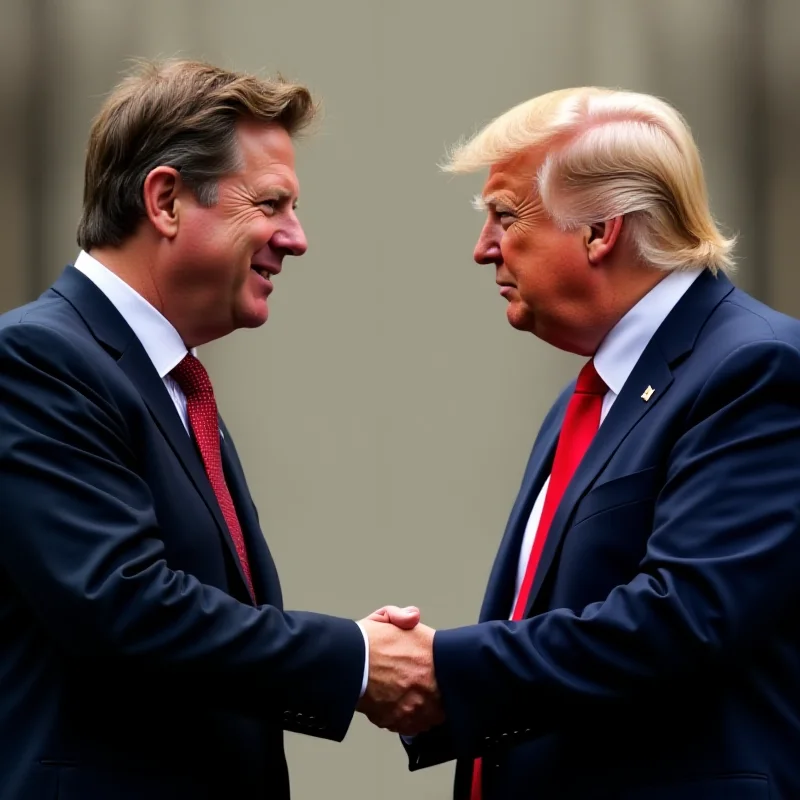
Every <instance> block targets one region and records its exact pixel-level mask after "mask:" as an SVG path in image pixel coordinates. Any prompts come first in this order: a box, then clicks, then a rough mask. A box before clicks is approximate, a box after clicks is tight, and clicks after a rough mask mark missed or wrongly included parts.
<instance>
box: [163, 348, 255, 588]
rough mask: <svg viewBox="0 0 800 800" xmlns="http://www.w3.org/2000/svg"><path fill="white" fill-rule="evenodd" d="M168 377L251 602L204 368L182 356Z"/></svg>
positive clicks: (243, 551)
mask: <svg viewBox="0 0 800 800" xmlns="http://www.w3.org/2000/svg"><path fill="white" fill-rule="evenodd" d="M170 375H171V376H172V377H173V378H174V379H175V381H176V382H177V384H178V386H180V387H181V390H182V391H183V393H184V394H185V395H186V410H187V412H188V415H189V422H190V423H191V426H192V430H193V431H194V436H195V439H196V441H197V446H198V448H199V450H200V455H201V456H202V458H203V465H204V466H205V469H206V475H208V480H209V482H210V483H211V488H212V489H213V490H214V494H215V495H216V497H217V502H218V503H219V507H220V511H222V516H223V517H224V518H225V523H226V524H227V526H228V531H229V532H230V535H231V539H232V540H233V544H234V546H235V547H236V552H237V554H238V555H239V561H240V562H241V564H242V570H243V571H244V575H245V580H246V581H247V588H248V590H249V592H250V596H251V597H252V598H253V600H254V601H255V592H254V591H253V581H252V578H251V576H250V564H249V562H248V560H247V550H246V548H245V544H244V536H243V535H242V528H241V525H240V524H239V518H238V516H237V515H236V508H235V507H234V505H233V499H232V498H231V493H230V491H229V490H228V484H227V483H226V482H225V473H224V472H223V469H222V452H221V450H220V444H219V422H218V419H217V402H216V400H215V399H214V390H213V388H212V386H211V379H210V378H209V377H208V373H207V372H206V369H205V367H204V366H203V365H202V364H201V363H200V361H199V360H198V359H197V358H195V357H194V356H193V355H192V354H191V353H187V354H186V356H185V357H184V359H183V360H182V361H181V362H180V364H178V366H177V367H175V369H173V370H172V372H170Z"/></svg>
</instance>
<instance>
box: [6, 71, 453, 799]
mask: <svg viewBox="0 0 800 800" xmlns="http://www.w3.org/2000/svg"><path fill="white" fill-rule="evenodd" d="M314 110H315V104H314V102H313V101H312V98H311V95H310V93H309V91H308V90H307V89H306V88H305V87H303V86H300V85H298V84H294V83H288V82H284V81H273V80H266V79H265V80H262V79H259V78H257V77H255V76H252V75H247V74H243V73H236V72H231V71H227V70H223V69H220V68H218V67H215V66H213V65H210V64H202V63H197V62H192V61H176V62H167V63H165V64H147V63H145V64H143V65H142V69H140V70H139V71H138V72H137V73H136V74H134V75H131V76H130V77H128V78H126V79H125V80H124V81H123V82H122V84H121V85H120V86H118V87H117V88H116V89H115V90H114V91H113V92H112V93H111V95H110V96H109V98H108V99H107V101H106V102H105V104H104V105H103V108H102V109H101V111H100V113H99V115H98V117H97V119H96V120H95V122H94V125H93V126H92V131H91V136H90V140H89V148H88V153H87V157H86V173H85V191H84V207H83V214H82V217H81V220H80V224H79V227H78V244H79V245H80V247H81V252H80V254H79V255H78V258H77V260H76V261H75V264H74V266H69V267H67V269H66V270H65V271H64V272H63V274H62V275H61V277H60V278H59V279H58V281H57V282H56V283H55V284H54V285H53V286H52V287H51V288H50V289H49V290H48V291H46V292H45V293H44V294H43V295H42V296H41V297H40V298H39V299H38V300H36V301H34V302H33V303H31V304H29V305H28V306H25V307H24V308H21V309H16V310H15V311H12V312H9V313H8V314H6V315H4V316H2V317H0V375H2V403H0V497H2V525H1V526H0V530H1V531H2V536H0V634H1V635H2V642H3V648H2V655H0V798H2V800H46V799H47V800H51V799H53V798H57V797H58V798H64V800H66V798H75V799H76V800H77V799H78V798H80V800H228V798H230V800H255V799H256V798H271V800H287V798H288V797H289V777H288V774H287V768H286V759H285V757H284V750H283V731H284V730H291V731H295V732H300V733H305V734H309V735H311V736H318V737H324V738H328V739H333V740H336V741H339V740H341V739H342V738H343V737H344V736H345V733H346V732H347V729H348V727H349V725H350V721H351V719H352V717H353V714H354V711H355V710H356V708H357V706H358V710H360V711H362V712H364V713H366V714H368V715H369V716H370V718H371V719H374V720H376V721H380V722H381V723H383V724H384V725H388V724H392V725H395V724H396V725H397V727H398V730H402V731H404V732H407V733H418V732H419V731H421V730H424V729H425V728H427V727H429V726H430V725H431V724H433V723H434V722H437V721H439V719H440V714H439V710H438V707H437V702H436V685H435V681H434V680H433V675H432V672H431V669H430V659H431V647H430V641H431V638H432V633H433V632H432V631H431V630H430V629H429V628H426V627H425V626H424V625H419V626H417V627H415V626H416V621H417V615H415V612H414V611H413V610H412V611H410V612H409V613H408V614H406V615H405V616H402V615H401V616H398V609H388V610H387V611H386V612H383V613H384V614H386V613H391V616H392V619H393V620H394V621H395V622H399V623H400V624H401V625H404V626H406V627H407V628H409V629H408V630H400V629H399V628H398V627H394V626H391V625H386V624H381V623H380V622H378V621H376V620H375V619H364V620H361V622H360V623H358V624H357V623H356V622H354V621H353V620H349V619H341V618H338V617H333V616H330V615H325V614H313V613H305V612H289V611H284V609H283V603H282V597H281V587H280V582H279V580H278V575H277V571H276V567H275V564H274V563H273V560H272V557H271V555H270V552H269V549H268V548H267V545H266V542H265V541H264V537H263V534H262V532H261V529H260V527H259V522H258V517H257V514H256V510H255V507H254V505H253V501H252V499H251V497H250V492H249V489H248V487H247V483H246V481H245V477H244V472H243V470H242V465H241V464H240V462H239V459H238V457H237V455H236V449H235V447H234V444H233V441H232V438H231V435H230V432H229V431H228V430H227V429H226V427H225V425H224V423H223V422H222V419H221V418H220V417H219V416H218V413H217V407H216V402H215V400H214V391H213V386H212V384H211V381H210V379H209V376H208V374H207V372H206V370H205V368H204V367H203V365H202V363H201V361H200V360H199V359H198V358H197V355H196V348H197V347H199V346H201V345H203V344H205V343H206V342H210V341H212V340H214V339H219V338H220V337H222V336H225V335H227V334H228V333H231V332H232V331H234V330H236V329H238V328H255V327H258V326H260V325H262V324H263V323H264V322H265V321H266V319H267V313H268V309H267V299H268V297H269V296H270V295H271V293H272V291H273V281H274V280H275V276H276V275H278V273H280V272H281V269H282V265H283V261H284V258H285V257H286V256H301V255H302V254H303V253H304V252H305V250H306V239H305V234H304V233H303V229H302V227H301V225H300V221H299V219H298V217H297V213H296V203H297V198H298V193H299V186H298V181H297V176H296V174H295V168H294V164H295V160H294V148H293V143H292V142H293V137H294V135H295V134H297V133H298V132H300V131H301V130H303V129H304V128H305V127H306V126H307V125H308V123H309V122H311V120H312V118H313V116H314ZM254 368H255V369H257V368H258V366H257V365H254ZM332 581H333V579H332ZM373 616H375V617H377V618H380V617H381V614H376V615H373ZM359 627H360V630H359ZM423 701H424V702H423ZM400 711H403V712H404V717H403V719H402V721H399V722H397V721H396V719H397V715H398V713H399V712H400ZM409 712H412V713H409ZM337 796H345V795H344V794H342V791H339V790H337Z"/></svg>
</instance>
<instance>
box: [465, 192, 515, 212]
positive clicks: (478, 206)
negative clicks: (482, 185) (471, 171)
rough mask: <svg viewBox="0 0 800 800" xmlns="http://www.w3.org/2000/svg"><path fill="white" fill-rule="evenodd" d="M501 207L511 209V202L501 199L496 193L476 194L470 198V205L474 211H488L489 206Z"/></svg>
mask: <svg viewBox="0 0 800 800" xmlns="http://www.w3.org/2000/svg"><path fill="white" fill-rule="evenodd" d="M491 206H493V207H495V208H498V207H499V208H502V209H503V210H509V211H510V210H511V204H510V203H509V202H508V201H507V200H503V198H502V197H499V196H498V195H497V194H488V195H486V197H483V196H482V195H479V194H476V195H475V197H473V198H472V207H473V208H474V209H475V210H476V211H488V210H489V207H491Z"/></svg>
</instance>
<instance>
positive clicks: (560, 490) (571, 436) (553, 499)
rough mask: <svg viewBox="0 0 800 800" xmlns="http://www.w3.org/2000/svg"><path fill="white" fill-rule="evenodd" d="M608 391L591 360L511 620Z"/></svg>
mask: <svg viewBox="0 0 800 800" xmlns="http://www.w3.org/2000/svg"><path fill="white" fill-rule="evenodd" d="M607 391H608V386H606V384H605V383H604V382H603V379H602V378H601V377H600V376H599V375H598V374H597V370H596V369H595V366H594V361H588V362H587V363H586V364H584V366H583V369H582V370H581V371H580V374H579V375H578V380H577V383H576V384H575V391H574V392H573V394H572V397H571V398H570V401H569V405H568V406H567V412H566V414H565V415H564V422H563V423H562V425H561V433H560V434H559V436H558V445H557V446H556V454H555V457H554V459H553V469H552V471H551V473H550V483H549V485H548V487H547V494H546V495H545V499H544V507H543V508H542V516H541V517H540V519H539V525H538V526H537V528H536V537H535V538H534V540H533V547H531V553H530V557H529V558H528V565H527V567H526V568H525V576H524V577H523V579H522V585H521V586H520V589H519V594H518V595H517V602H516V603H515V605H514V611H513V613H512V615H511V619H512V620H521V619H522V618H523V617H524V616H525V609H526V607H527V605H528V598H529V596H530V592H531V586H533V579H534V577H535V575H536V568H537V566H538V564H539V558H540V557H541V555H542V550H544V544H545V540H546V539H547V533H548V531H549V529H550V523H551V522H552V521H553V516H554V515H555V513H556V509H557V508H558V504H559V503H560V502H561V498H562V497H563V495H564V491H565V490H566V488H567V486H568V484H569V482H570V480H571V479H572V476H573V474H574V473H575V470H576V469H577V467H578V464H580V463H581V459H582V458H583V456H584V454H585V453H586V451H587V450H588V449H589V445H590V444H591V443H592V439H593V438H594V435H595V434H596V433H597V429H598V428H599V427H600V417H601V414H602V410H603V396H604V395H605V394H606V392H607ZM470 800H481V760H480V759H479V758H478V759H476V760H475V765H474V769H473V773H472V792H471V794H470Z"/></svg>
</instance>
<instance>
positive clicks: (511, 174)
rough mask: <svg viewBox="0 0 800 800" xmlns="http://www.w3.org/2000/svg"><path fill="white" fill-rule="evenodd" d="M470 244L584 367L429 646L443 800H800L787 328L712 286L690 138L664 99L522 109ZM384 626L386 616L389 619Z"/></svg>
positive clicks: (717, 266) (716, 272)
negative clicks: (462, 619) (472, 600)
mask: <svg viewBox="0 0 800 800" xmlns="http://www.w3.org/2000/svg"><path fill="white" fill-rule="evenodd" d="M484 167H488V169H489V173H488V179H487V181H486V183H485V186H484V189H483V192H482V195H481V197H480V200H479V205H480V207H481V208H483V209H485V212H486V222H485V224H484V226H483V230H482V232H481V234H480V237H479V239H478V243H477V245H476V248H475V253H474V258H475V261H477V262H478V263H479V264H485V265H487V266H492V267H493V268H494V269H495V273H496V281H497V285H498V286H499V290H500V294H501V295H502V296H503V297H504V298H505V300H506V303H507V305H506V314H507V317H508V321H509V322H510V323H511V325H512V326H513V327H515V328H517V329H518V330H521V331H527V332H529V333H533V334H534V335H535V336H538V337H539V338H541V339H543V340H544V341H546V342H548V343H549V344H551V345H553V346H554V347H558V348H559V349H562V350H566V351H568V352H570V353H575V354H578V355H580V356H583V357H585V358H586V362H585V365H584V366H583V368H582V369H581V370H580V374H579V375H578V376H577V380H576V381H575V382H574V383H572V384H570V385H569V386H568V387H567V388H566V389H565V390H564V392H563V393H562V394H561V395H560V396H559V398H558V399H557V400H556V402H555V404H554V405H553V407H552V409H551V410H550V412H549V413H548V414H547V416H546V418H545V420H544V422H543V424H542V428H541V431H540V433H539V435H538V437H537V439H536V442H535V444H534V446H533V451H532V453H531V456H530V460H529V462H528V465H527V469H526V471H525V475H524V477H523V480H522V486H521V490H520V492H519V496H518V498H517V501H516V504H515V505H514V508H513V510H512V512H511V516H510V519H509V522H508V526H507V528H506V532H505V536H504V537H503V539H502V542H501V543H500V548H499V552H498V555H497V558H496V561H495V564H494V568H493V570H492V572H491V576H490V578H489V585H488V589H487V592H486V596H485V600H484V603H483V607H482V610H481V614H480V624H478V625H474V626H469V627H465V628H461V629H456V630H449V631H438V632H437V633H436V634H435V637H434V643H433V648H434V663H435V669H436V678H437V681H438V684H439V687H440V691H441V695H442V701H443V705H444V709H445V714H446V719H447V722H446V723H445V724H444V725H442V726H439V727H437V728H435V729H434V730H432V731H430V732H427V733H424V734H422V735H420V736H417V737H414V738H413V739H411V740H407V744H406V746H407V748H408V750H409V754H410V766H411V768H412V769H420V768H424V767H427V766H430V765H433V764H437V763H441V762H443V761H447V760H450V759H453V758H458V759H459V761H458V765H457V770H456V787H455V797H456V798H457V800H468V799H471V800H513V798H532V799H535V800H573V799H574V800H577V799H578V798H580V799H581V800H601V799H602V800H623V799H624V800H750V799H751V798H752V800H756V798H764V800H766V798H768V797H769V798H771V800H794V798H798V797H800V759H798V753H800V626H798V624H797V623H798V612H797V609H798V608H800V605H799V603H800V581H798V575H800V323H798V322H797V321H796V320H793V319H790V318H788V317H785V316H783V315H781V314H779V313H777V312H776V311H774V310H772V309H770V308H768V307H767V306H765V305H763V304H762V303H759V302H757V301H756V300H754V299H753V298H752V297H750V296H748V295H747V294H745V293H744V292H743V291H740V290H739V289H737V288H735V287H734V285H733V284H732V283H731V281H730V280H729V278H728V273H729V272H730V270H731V264H732V255H731V251H732V247H733V242H732V240H731V239H728V238H726V237H725V236H723V235H722V234H721V233H720V231H719V230H718V228H717V226H716V224H715V222H714V220H713V218H712V216H711V213H710V211H709V207H708V200H707V194H706V187H705V181H704V177H703V170H702V168H701V164H700V157H699V155H698V152H697V148H696V146H695V144H694V142H693V140H692V137H691V134H690V132H689V129H688V127H687V125H686V124H685V122H684V121H683V119H682V118H681V117H680V115H679V114H678V113H677V112H676V111H675V110H674V109H673V108H671V107H670V106H669V105H667V104H666V103H664V102H662V101H661V100H658V99H656V98H653V97H650V96H647V95H642V94H633V93H628V92H623V91H609V90H604V89H598V88H578V89H570V90H566V91H559V92H554V93H552V94H547V95H544V96H542V97H537V98H535V99H533V100H530V101H528V102H525V103H523V104H521V105H519V106H517V107H515V108H513V109H511V110H510V111H508V112H507V113H505V114H503V115H502V116H500V117H499V118H498V119H496V120H495V121H493V122H492V123H490V124H489V125H488V126H487V127H486V128H485V129H483V130H482V131H480V132H479V133H478V134H477V135H476V136H474V137H473V138H472V139H471V140H469V141H467V142H466V143H464V144H463V145H461V146H459V147H458V148H457V149H455V150H454V152H453V153H452V155H451V158H450V159H449V161H448V163H447V164H446V165H445V169H446V170H448V171H450V172H454V173H463V172H471V171H474V170H478V169H481V168H484ZM390 616H391V615H390Z"/></svg>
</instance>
